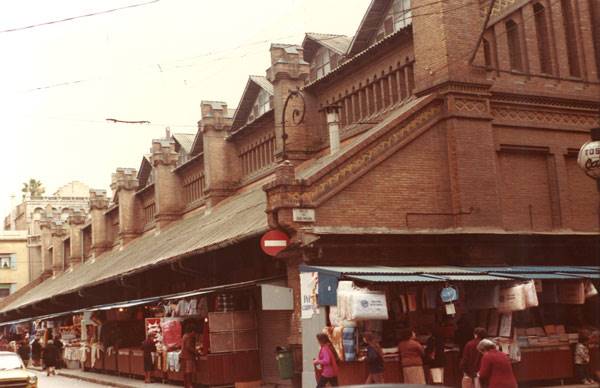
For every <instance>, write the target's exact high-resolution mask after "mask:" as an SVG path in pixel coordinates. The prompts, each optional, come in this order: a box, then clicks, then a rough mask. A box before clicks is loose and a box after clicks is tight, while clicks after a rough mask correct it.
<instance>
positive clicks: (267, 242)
mask: <svg viewBox="0 0 600 388" xmlns="http://www.w3.org/2000/svg"><path fill="white" fill-rule="evenodd" d="M288 245H290V238H289V236H288V235H287V234H285V233H284V232H282V231H280V230H270V231H268V232H267V233H265V234H263V236H262V238H261V239H260V248H261V249H262V250H263V252H264V253H266V254H267V255H269V256H277V254H279V252H281V251H283V250H284V249H286V248H287V247H288Z"/></svg>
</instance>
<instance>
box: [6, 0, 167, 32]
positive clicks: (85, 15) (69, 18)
mask: <svg viewBox="0 0 600 388" xmlns="http://www.w3.org/2000/svg"><path fill="white" fill-rule="evenodd" d="M159 1H160V0H151V1H147V2H145V3H137V4H131V5H126V6H124V7H119V8H112V9H107V10H104V11H98V12H92V13H88V14H83V15H78V16H71V17H68V18H64V19H58V20H52V21H48V22H43V23H36V24H31V25H29V26H24V27H15V28H8V29H6V30H0V34H4V33H8V32H16V31H23V30H28V29H31V28H36V27H42V26H48V25H51V24H57V23H63V22H68V21H72V20H76V19H81V18H87V17H91V16H98V15H105V14H107V13H112V12H117V11H121V10H124V9H129V8H137V7H142V6H145V5H150V4H154V3H158V2H159Z"/></svg>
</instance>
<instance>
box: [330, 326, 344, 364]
mask: <svg viewBox="0 0 600 388" xmlns="http://www.w3.org/2000/svg"><path fill="white" fill-rule="evenodd" d="M330 329H331V334H330V335H329V339H330V341H331V344H332V345H333V348H334V349H335V352H336V353H337V355H338V357H339V359H340V360H344V341H343V330H344V327H343V326H335V327H332V328H330Z"/></svg>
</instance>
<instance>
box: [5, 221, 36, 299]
mask: <svg viewBox="0 0 600 388" xmlns="http://www.w3.org/2000/svg"><path fill="white" fill-rule="evenodd" d="M28 264H29V263H28V255H27V232H26V231H24V230H9V231H0V298H4V297H6V296H8V295H10V294H12V293H13V292H15V291H16V290H18V289H19V288H21V287H23V286H24V285H26V284H27V283H28V282H29V265H28Z"/></svg>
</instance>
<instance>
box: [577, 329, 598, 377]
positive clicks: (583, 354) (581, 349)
mask: <svg viewBox="0 0 600 388" xmlns="http://www.w3.org/2000/svg"><path fill="white" fill-rule="evenodd" d="M588 342H589V336H588V333H587V332H581V333H579V342H578V343H577V345H575V377H577V379H578V380H579V382H581V383H583V384H595V382H594V380H593V379H592V373H591V372H590V348H589V346H588Z"/></svg>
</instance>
